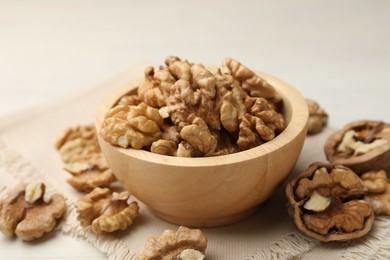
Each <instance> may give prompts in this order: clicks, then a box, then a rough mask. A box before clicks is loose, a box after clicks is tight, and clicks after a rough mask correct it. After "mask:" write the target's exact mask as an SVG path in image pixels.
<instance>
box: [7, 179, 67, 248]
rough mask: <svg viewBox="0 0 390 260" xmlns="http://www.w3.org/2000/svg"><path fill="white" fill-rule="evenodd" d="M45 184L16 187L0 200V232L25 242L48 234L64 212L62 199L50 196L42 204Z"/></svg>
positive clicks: (58, 195)
mask: <svg viewBox="0 0 390 260" xmlns="http://www.w3.org/2000/svg"><path fill="white" fill-rule="evenodd" d="M44 195H45V185H44V184H43V183H30V184H28V185H22V184H21V185H18V186H17V187H15V188H14V190H13V191H11V192H10V193H9V194H8V197H7V198H6V199H5V200H4V201H2V202H1V201H0V231H1V232H3V233H4V234H5V235H7V236H13V235H15V234H16V235H17V236H18V237H20V238H21V239H23V240H25V241H32V240H34V239H37V238H40V237H42V236H43V235H44V234H45V233H48V232H51V231H52V230H53V229H54V228H55V226H56V225H57V220H59V219H60V218H62V217H63V216H64V215H65V212H66V204H65V199H64V197H63V196H62V195H60V194H53V195H52V196H51V198H50V200H49V201H48V202H45V201H44Z"/></svg>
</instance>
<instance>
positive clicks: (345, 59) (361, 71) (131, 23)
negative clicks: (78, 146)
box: [0, 0, 390, 259]
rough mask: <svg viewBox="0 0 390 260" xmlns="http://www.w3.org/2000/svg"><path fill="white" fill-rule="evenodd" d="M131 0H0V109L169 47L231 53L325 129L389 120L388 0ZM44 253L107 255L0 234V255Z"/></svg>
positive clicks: (155, 56)
mask: <svg viewBox="0 0 390 260" xmlns="http://www.w3.org/2000/svg"><path fill="white" fill-rule="evenodd" d="M133 2H134V3H131V1H92V0H86V1H76V0H70V1H48V0H37V1H11V0H10V1H7V0H2V1H0V115H5V114H8V113H11V112H14V111H17V110H20V109H22V108H26V107H29V106H32V105H38V104H41V103H42V102H45V101H49V100H53V99H55V98H57V97H61V96H64V95H67V94H69V93H71V92H73V91H76V90H79V89H81V88H83V87H85V86H87V85H90V84H93V83H96V82H98V81H100V80H102V79H105V78H107V77H109V76H111V75H114V74H116V73H118V72H120V71H121V70H123V69H124V68H126V67H129V66H130V65H132V64H134V63H136V62H138V61H141V60H146V61H150V63H151V65H159V64H162V63H163V61H164V58H165V56H167V55H171V54H173V55H177V56H180V57H183V58H187V59H189V60H190V61H194V62H200V63H204V64H219V63H220V62H221V61H222V59H223V58H224V57H227V56H230V57H233V58H236V59H237V60H239V61H241V62H243V63H244V64H245V65H247V66H248V67H250V68H254V69H257V70H261V71H264V72H267V73H270V74H273V75H276V76H278V77H279V78H281V79H283V80H285V81H287V82H289V83H290V84H292V85H293V86H295V87H296V88H298V89H299V90H300V91H301V93H302V94H303V95H304V96H305V97H310V98H312V99H315V100H317V101H319V103H320V104H321V105H322V106H323V107H324V108H325V109H326V110H327V111H328V113H329V115H330V125H331V126H332V127H335V128H339V127H342V126H343V125H344V124H346V123H348V122H350V121H352V120H356V119H378V120H385V121H390V113H389V111H390V101H389V99H390V76H389V75H390V73H389V72H390V1H388V0H375V1H370V0H345V1H337V0H320V1H312V0H297V1H283V0H277V1H255V0H254V1H247V0H241V1H225V2H224V3H222V2H221V1H214V2H212V1H206V0H200V1H191V2H188V1H174V0H168V1H144V2H142V3H141V2H140V1H137V2H136V1H133ZM0 124H1V122H0ZM0 180H1V176H0ZM43 258H48V259H53V258H54V259H55V258H58V259H59V258H61V259H70V258H72V259H87V258H95V259H104V258H106V256H104V255H103V254H102V253H100V252H98V251H97V250H96V249H95V248H93V247H92V246H90V245H89V244H87V243H86V242H84V241H76V240H74V239H72V238H70V237H67V236H64V235H62V234H60V233H57V234H55V236H54V237H51V238H50V239H47V241H45V242H44V243H24V242H21V241H19V240H17V239H8V238H6V237H4V236H3V235H0V259H43Z"/></svg>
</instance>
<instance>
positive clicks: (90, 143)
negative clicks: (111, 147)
mask: <svg viewBox="0 0 390 260" xmlns="http://www.w3.org/2000/svg"><path fill="white" fill-rule="evenodd" d="M54 145H55V147H56V148H57V150H58V151H59V153H60V156H61V159H62V160H63V161H64V162H65V163H69V162H74V161H77V160H78V158H79V157H81V156H85V155H89V154H92V153H99V152H100V151H101V150H100V146H99V143H98V140H97V136H96V129H95V126H94V125H92V124H88V125H80V126H76V127H72V128H68V129H66V130H65V131H64V132H63V133H62V134H61V135H60V136H59V137H58V138H57V139H56V141H55V144H54Z"/></svg>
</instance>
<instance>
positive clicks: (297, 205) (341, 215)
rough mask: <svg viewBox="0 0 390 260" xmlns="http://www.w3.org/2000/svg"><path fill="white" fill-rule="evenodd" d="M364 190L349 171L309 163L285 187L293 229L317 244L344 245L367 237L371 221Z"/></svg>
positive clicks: (339, 167)
mask: <svg viewBox="0 0 390 260" xmlns="http://www.w3.org/2000/svg"><path fill="white" fill-rule="evenodd" d="M365 193H366V187H365V186H364V184H363V182H362V180H361V179H360V178H359V176H357V175H356V174H355V173H354V172H353V171H352V170H351V169H349V168H347V167H344V166H341V165H339V166H337V165H336V166H335V165H329V164H324V163H313V164H311V165H310V166H309V168H308V169H306V170H304V171H303V172H302V173H301V174H300V175H299V176H298V177H296V178H295V179H293V180H292V181H291V182H290V183H289V184H288V185H287V187H286V195H287V199H288V205H287V207H288V211H289V214H290V216H291V217H292V218H293V219H294V223H295V225H296V226H297V228H298V229H299V230H300V231H301V232H303V233H304V234H306V235H307V236H309V237H311V238H314V239H316V240H319V241H323V242H329V241H346V240H351V239H354V238H358V237H361V236H363V235H365V234H367V233H368V232H369V231H370V230H371V227H372V224H373V221H374V212H373V209H372V207H371V205H370V204H369V203H368V202H367V201H365V200H364V198H365Z"/></svg>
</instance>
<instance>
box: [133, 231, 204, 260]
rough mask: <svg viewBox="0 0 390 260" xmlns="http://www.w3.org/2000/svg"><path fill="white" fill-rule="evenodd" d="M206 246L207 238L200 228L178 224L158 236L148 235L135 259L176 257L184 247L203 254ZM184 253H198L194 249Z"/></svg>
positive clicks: (195, 254)
mask: <svg viewBox="0 0 390 260" xmlns="http://www.w3.org/2000/svg"><path fill="white" fill-rule="evenodd" d="M206 248H207V238H206V237H205V236H204V234H203V232H202V231H201V230H200V229H189V228H187V227H184V226H180V227H179V229H178V230H177V231H176V232H174V231H172V230H165V231H164V232H163V233H162V235H161V236H160V237H150V238H149V239H148V241H147V242H146V246H145V249H144V250H143V251H142V252H141V254H140V255H139V256H138V258H137V259H139V260H147V259H149V260H150V259H167V260H168V259H177V258H178V257H180V254H181V253H183V251H185V250H186V249H193V250H195V251H199V252H200V253H202V254H204V252H205V251H206ZM186 254H187V256H188V255H189V254H191V255H193V256H197V255H199V254H197V253H195V252H194V251H187V252H184V253H183V255H184V256H185V255H186ZM197 257H198V256H197ZM179 259H180V258H179ZM182 259H183V258H182ZM195 259H203V258H195Z"/></svg>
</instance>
